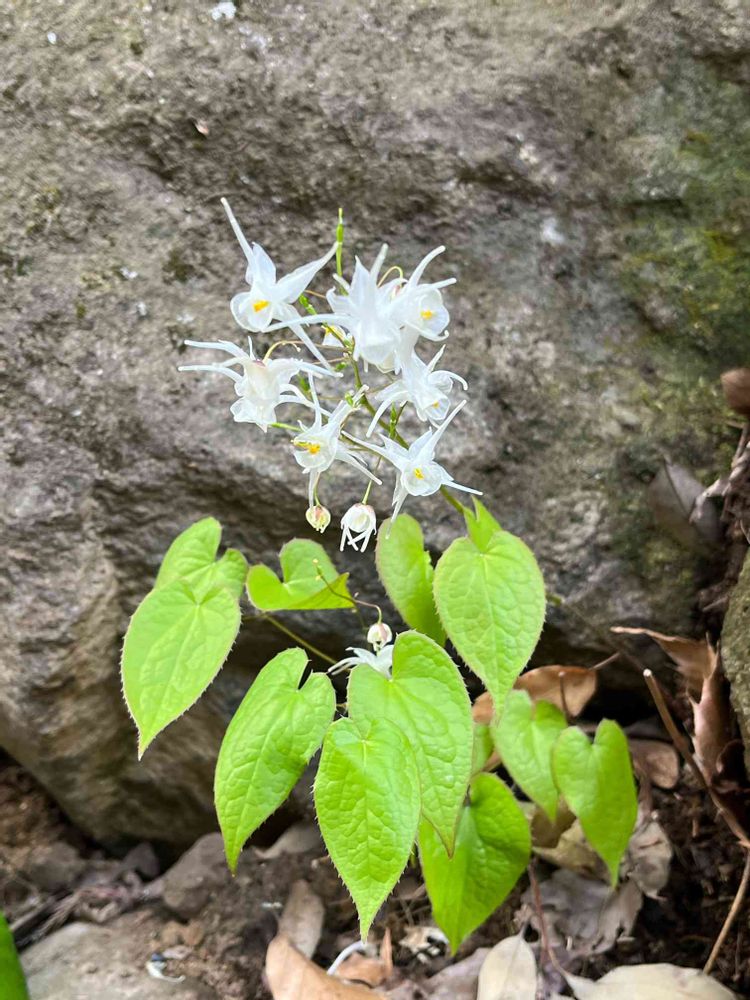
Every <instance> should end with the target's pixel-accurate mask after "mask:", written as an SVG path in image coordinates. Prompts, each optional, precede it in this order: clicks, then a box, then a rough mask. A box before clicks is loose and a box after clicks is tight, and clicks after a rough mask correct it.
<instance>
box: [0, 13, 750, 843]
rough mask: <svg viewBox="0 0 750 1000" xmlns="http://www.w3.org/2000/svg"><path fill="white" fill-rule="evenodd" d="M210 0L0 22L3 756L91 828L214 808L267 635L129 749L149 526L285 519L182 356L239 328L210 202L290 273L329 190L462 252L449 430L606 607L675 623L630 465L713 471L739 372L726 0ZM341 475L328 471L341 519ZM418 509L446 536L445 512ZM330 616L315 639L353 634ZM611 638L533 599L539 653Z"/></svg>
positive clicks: (249, 535)
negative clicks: (124, 673)
mask: <svg viewBox="0 0 750 1000" xmlns="http://www.w3.org/2000/svg"><path fill="white" fill-rule="evenodd" d="M212 6H213V5H212V3H211V2H209V0H207V2H205V3H197V2H193V3H180V4H171V5H168V6H167V7H165V6H164V5H161V4H154V5H146V6H144V5H134V4H131V3H129V2H127V0H113V2H112V3H108V4H104V5H91V4H89V3H84V2H83V0H72V2H69V3H67V4H65V5H50V4H48V3H43V2H41V0H26V2H25V3H24V4H21V5H15V6H14V7H13V8H12V10H7V9H6V11H5V12H4V13H3V14H2V21H0V65H2V67H3V69H2V73H1V74H0V76H1V78H2V87H1V88H0V104H1V105H2V109H3V118H4V121H5V123H6V126H5V132H4V141H3V143H2V149H0V171H1V172H2V176H3V180H4V188H5V190H6V191H7V192H11V193H12V197H8V198H6V199H4V200H3V203H2V206H1V207H0V228H1V229H2V232H3V233H4V234H5V235H4V237H3V244H2V247H0V265H1V270H0V273H1V274H2V280H3V296H2V306H1V307H0V308H1V309H2V314H3V315H2V328H3V330H4V333H5V339H6V342H7V372H6V400H7V404H6V405H7V406H8V409H9V414H8V415H9V417H10V420H9V421H8V422H7V427H8V437H7V440H8V446H7V452H6V459H7V465H6V470H5V475H4V481H5V482H6V484H7V487H8V490H7V503H6V505H5V506H4V516H5V529H6V532H7V534H6V545H5V553H6V572H7V588H6V594H5V597H6V609H5V615H4V619H3V623H2V633H1V634H0V642H1V644H2V650H3V656H2V663H1V664H0V745H2V746H3V747H5V748H6V749H7V750H8V751H10V753H12V754H13V755H14V756H15V757H16V758H18V759H19V760H20V761H21V762H22V763H24V764H25V765H26V766H28V767H29V768H30V769H31V771H33V773H34V774H35V775H36V776H37V777H38V778H39V779H40V780H41V781H42V782H43V783H44V784H45V785H46V786H47V788H49V789H50V790H51V791H52V792H53V794H54V795H55V796H56V798H57V799H58V800H59V801H60V802H61V804H62V805H63V806H64V808H65V809H66V810H67V811H68V812H69V813H70V815H71V816H72V817H73V818H74V819H75V820H76V821H77V822H78V823H79V824H80V825H81V826H83V827H84V828H85V829H87V830H88V831H90V832H91V833H92V834H93V835H94V836H96V837H99V838H105V839H109V840H113V839H117V838H118V837H139V838H141V837H149V838H159V839H163V840H170V841H173V842H175V843H178V844H179V843H183V844H184V843H187V842H189V841H190V840H191V839H194V838H195V837H196V836H197V835H198V834H200V833H202V832H204V831H205V830H207V829H209V828H210V827H211V826H212V824H213V818H212V808H211V772H212V765H213V761H214V759H215V754H216V750H217V746H218V743H219V740H220V737H221V733H222V731H223V728H224V725H225V723H226V719H227V717H228V715H229V713H230V711H231V709H232V708H233V706H234V705H235V704H236V703H237V701H238V699H239V697H240V696H241V694H242V692H243V690H244V689H245V688H246V687H247V683H248V679H249V677H250V676H251V675H252V670H253V669H254V668H256V667H257V666H258V664H259V663H261V662H263V659H264V658H265V657H266V656H267V655H268V653H269V652H270V651H272V650H273V649H275V648H278V646H279V643H278V641H277V639H276V638H275V637H273V636H271V635H270V634H269V632H268V631H267V630H261V629H256V630H255V631H254V632H253V634H252V636H251V637H250V638H248V639H245V640H243V641H241V643H240V644H239V646H238V648H237V650H236V652H235V655H234V657H233V660H232V663H231V664H230V667H229V669H228V670H226V671H225V672H224V674H223V675H222V678H221V680H220V681H219V682H218V683H217V684H215V685H214V686H213V687H212V689H211V691H210V692H209V693H208V695H207V697H206V698H205V699H204V700H203V702H202V703H201V704H200V705H199V706H198V707H197V708H196V709H195V710H194V711H191V712H190V713H189V714H188V715H187V716H186V717H185V718H183V719H182V720H180V721H179V722H178V723H177V724H175V725H174V726H172V727H170V729H169V730H168V731H167V732H165V733H164V734H163V735H162V736H161V737H160V738H159V739H158V740H157V742H156V744H155V745H154V747H153V748H151V749H149V751H148V753H147V754H146V756H145V758H144V761H143V762H142V763H141V764H138V763H136V759H135V738H134V732H133V727H132V725H131V724H130V722H129V720H128V718H127V714H126V711H125V709H124V707H123V705H122V701H121V698H120V689H119V680H118V650H119V646H120V640H121V636H122V634H123V631H124V629H125V626H126V623H127V620H128V616H129V615H130V613H131V612H132V610H133V608H134V607H135V606H136V604H137V603H138V601H139V600H140V599H141V597H142V596H143V595H144V594H145V592H146V591H147V590H148V589H149V587H150V585H151V583H152V580H153V577H154V574H155V570H156V567H157V565H158V562H159V559H160V556H161V554H162V553H163V551H164V549H165V548H166V546H167V544H168V542H169V541H170V540H171V538H172V537H173V536H174V535H175V534H176V533H177V531H178V530H180V529H181V528H183V527H185V526H186V525H187V524H189V523H190V522H191V521H193V520H195V519H197V518H198V517H200V516H203V515H206V514H209V513H211V514H215V515H216V516H218V517H219V518H220V519H221V520H222V522H223V523H224V524H225V525H226V535H227V540H228V541H229V542H231V543H232V544H237V545H240V546H241V547H242V548H243V549H244V550H245V551H246V552H247V553H248V555H249V556H251V557H252V558H253V559H256V560H257V559H263V560H265V559H269V558H270V557H271V556H272V553H274V552H275V551H276V550H277V549H278V547H279V546H280V545H281V544H282V543H283V542H284V541H285V540H286V539H287V538H288V537H289V535H290V534H291V533H294V532H296V533H303V534H307V533H309V532H308V529H307V527H306V525H305V523H304V520H303V511H304V507H305V502H304V482H303V479H302V477H301V476H299V475H297V472H296V469H295V467H294V465H293V463H292V461H291V460H290V457H289V455H288V454H286V453H285V452H284V451H283V449H279V447H278V440H277V439H276V438H274V437H273V435H271V434H269V435H268V437H267V438H263V436H262V435H260V434H258V433H255V432H254V431H253V430H251V429H249V428H247V427H239V426H237V425H233V424H232V423H231V422H230V420H229V416H228V412H227V410H228V404H229V402H230V397H229V386H228V384H227V383H225V382H224V381H223V380H219V379H216V378H214V377H212V376H206V377H205V378H204V377H201V376H196V375H179V374H178V373H177V372H176V370H175V368H176V365H177V364H178V362H180V361H181V360H184V354H183V348H182V347H181V346H180V345H181V341H182V340H183V338H184V337H185V336H194V337H200V338H204V339H215V338H218V337H231V336H234V335H236V334H237V333H238V331H236V330H235V329H233V324H232V321H231V318H230V316H229V312H228V306H227V303H228V299H229V297H230V295H231V294H232V293H234V292H235V291H237V290H238V289H239V288H240V286H241V280H242V274H243V266H242V260H241V257H240V254H239V251H238V248H237V246H236V244H235V242H234V239H233V237H232V235H231V232H230V231H229V228H228V226H227V225H226V222H225V220H224V218H223V214H222V212H221V209H220V206H219V201H218V199H219V197H220V196H221V195H227V196H229V197H230V198H231V201H232V204H233V206H234V208H235V211H236V212H237V214H238V215H239V217H240V218H241V220H242V221H243V223H244V225H245V227H246V229H247V232H248V234H249V235H250V237H251V238H255V239H258V240H259V241H260V242H262V243H263V244H264V245H265V246H266V247H267V248H268V249H269V251H270V252H271V253H272V254H273V255H275V256H276V257H277V258H278V260H279V262H280V265H281V266H289V267H291V266H293V265H295V264H296V263H298V262H299V261H300V260H303V259H309V258H310V256H311V255H314V254H317V253H319V252H320V250H321V248H322V247H325V246H326V245H328V243H329V241H330V240H331V236H332V228H333V224H334V220H335V214H336V209H337V207H338V206H339V205H343V206H344V207H345V209H346V215H347V218H348V220H349V228H348V240H349V251H351V250H352V248H356V249H357V250H358V251H359V252H360V253H363V254H364V255H365V257H366V258H369V257H370V256H371V255H372V253H373V252H374V250H375V248H376V247H377V245H378V243H379V241H381V240H383V239H386V240H387V241H388V242H389V243H390V244H391V245H392V246H393V247H394V250H396V252H397V254H398V258H399V259H400V260H401V261H403V263H404V264H405V265H406V266H407V267H408V266H411V265H413V263H415V262H416V261H417V260H418V259H419V258H420V257H421V256H422V254H423V253H424V252H425V251H426V250H427V249H429V248H431V247H433V246H435V245H437V244H438V243H442V242H444V243H446V244H447V245H448V247H449V248H450V249H449V253H448V254H446V255H445V260H444V262H443V263H441V264H440V266H439V267H437V266H436V267H435V272H436V273H437V271H440V270H442V272H443V273H455V274H456V275H457V276H458V278H459V284H458V286H457V287H456V289H455V290H454V291H453V292H452V295H451V306H452V313H453V331H454V337H453V340H452V342H451V346H450V348H449V352H448V355H447V357H446V360H449V361H450V364H449V365H448V367H449V368H452V369H454V370H458V371H461V372H464V373H465V374H466V375H467V377H468V378H469V380H470V382H471V402H470V405H469V407H468V411H467V414H466V415H465V419H464V422H463V431H462V432H459V433H454V434H453V435H452V436H451V435H448V436H446V439H445V449H444V451H443V452H442V455H443V457H444V459H445V461H446V463H447V464H448V465H449V467H450V468H452V469H454V470H455V471H456V474H457V478H458V480H459V481H463V482H468V483H472V484H475V485H477V486H479V487H481V488H482V489H483V490H484V491H485V493H486V497H487V500H488V502H489V504H490V506H491V507H492V509H493V510H494V511H495V512H496V513H497V514H498V515H499V517H500V518H501V520H502V521H503V522H504V524H505V525H506V526H507V527H509V528H510V529H512V530H515V531H518V532H520V533H521V534H522V535H523V536H524V537H525V538H527V539H528V540H529V541H530V542H531V544H532V545H533V546H534V548H535V550H536V552H537V554H538V555H539V557H540V559H541V561H542V563H543V565H544V569H545V571H546V574H547V578H548V580H549V585H550V587H551V588H552V589H554V590H555V591H557V592H559V593H561V594H562V595H563V596H564V597H565V598H566V600H567V601H568V602H569V603H570V604H571V605H573V607H574V608H575V609H576V610H578V611H579V612H581V613H582V614H583V615H585V616H588V617H589V618H592V619H594V620H595V622H596V623H598V624H601V625H604V626H608V625H610V624H613V623H615V622H622V621H629V622H642V623H649V624H653V625H656V626H658V627H660V628H662V629H664V630H669V629H671V628H684V627H686V624H688V619H689V612H690V606H691V601H692V594H693V592H694V589H695V585H696V573H699V572H700V565H699V561H698V558H697V557H696V555H695V554H694V553H693V552H690V551H687V550H686V551H683V550H682V549H681V548H680V547H679V545H678V544H676V543H675V542H673V541H671V540H670V539H669V538H668V537H666V536H663V535H661V534H660V533H658V532H657V531H656V530H655V529H654V527H653V525H652V519H651V513H650V510H649V507H648V504H647V501H646V487H647V484H648V482H649V481H650V480H651V479H652V478H653V477H654V475H655V474H656V472H657V471H658V469H659V467H660V464H661V462H662V459H663V458H664V457H667V458H669V459H670V460H671V461H673V462H678V463H681V464H682V465H684V466H686V467H688V468H689V469H691V470H692V472H693V473H694V474H695V475H697V476H698V478H699V479H701V480H702V481H704V482H709V481H710V480H711V478H713V477H714V475H715V473H716V471H717V470H718V469H719V468H721V466H722V464H723V462H724V459H725V457H726V454H725V453H727V452H730V451H731V432H730V431H728V430H727V428H726V427H725V425H724V422H723V420H722V406H721V402H720V399H719V395H718V392H717V391H716V389H715V379H716V376H717V375H718V374H719V372H720V371H721V370H722V369H723V368H725V367H730V366H733V365H738V364H740V363H743V362H747V355H746V350H747V339H746V337H747V333H746V329H745V327H744V325H743V323H744V319H743V310H744V308H745V298H744V296H745V290H746V286H747V277H748V271H750V267H749V265H748V256H749V252H748V244H749V242H750V238H749V237H748V231H749V226H748V220H749V218H750V209H749V208H748V200H747V192H746V190H745V189H744V188H743V186H742V180H741V179H742V177H743V176H744V174H743V172H742V170H743V169H745V170H746V169H747V159H748V152H749V151H750V139H749V138H748V131H747V122H748V117H749V116H748V112H750V101H749V100H748V96H747V89H746V87H745V86H743V85H745V84H746V83H747V80H748V78H749V77H750V70H749V68H748V67H749V66H750V57H749V52H750V21H749V19H748V16H747V11H746V9H745V7H744V5H743V4H742V3H740V2H737V0H674V2H672V3H670V4H664V3H663V2H662V0H625V2H622V3H611V4H610V3H597V4H585V3H581V4H569V3H562V2H560V3H556V4H552V5H551V4H550V3H549V2H548V0H527V2H524V3H520V2H519V3H501V4H494V5H490V4H487V3H462V4H438V3H435V4H425V3H417V2H413V3H403V2H401V0H399V2H396V0H377V2H375V0H371V2H355V3H341V2H337V0H326V2H322V3H319V4H315V5H305V4H287V3H281V2H273V0H268V2H265V3H263V4H262V5H254V4H248V3H243V4H238V10H237V15H236V17H235V18H234V19H233V20H227V19H220V20H214V18H213V17H212V15H211V9H212ZM743 164H744V166H743V167H742V169H740V167H741V165H743ZM354 488H355V487H354V483H353V481H352V480H350V479H348V478H346V477H344V478H342V479H341V480H340V482H339V483H338V484H337V485H336V486H335V487H333V486H330V487H329V489H328V491H327V494H326V496H327V498H328V499H329V501H330V504H331V506H332V507H333V508H334V512H335V513H336V514H339V515H340V513H341V512H342V510H343V509H344V508H345V507H346V506H348V504H349V502H350V501H351V499H352V498H353V497H354ZM376 503H377V505H378V506H379V507H380V509H381V510H385V509H386V507H387V504H388V499H387V495H386V493H385V491H383V492H382V493H381V494H380V495H379V496H378V498H377V500H376ZM414 509H415V510H416V509H417V508H416V507H415V508H414ZM421 510H422V513H423V514H424V515H425V516H426V517H427V519H428V520H427V534H428V538H429V541H430V543H431V544H432V545H433V546H435V547H436V548H439V547H442V546H443V545H445V544H446V543H447V541H448V540H449V539H450V538H451V537H452V535H453V534H454V533H455V532H456V531H457V530H458V529H459V524H458V523H457V518H456V515H455V513H454V512H452V511H451V510H450V509H449V508H448V507H447V506H446V505H442V504H440V502H439V501H438V502H434V503H430V504H425V505H423V507H422V508H421ZM357 566H359V567H361V568H360V570H359V572H360V577H359V579H358V581H357V583H358V586H364V587H365V592H367V591H366V588H367V586H368V584H367V579H366V575H367V574H369V572H370V568H369V567H370V564H369V563H368V562H366V561H364V560H362V561H360V562H359V563H357ZM350 617H351V616H347V615H341V614H337V615H331V616H329V617H328V618H326V619H325V620H324V621H323V622H322V624H318V625H317V626H315V628H317V633H316V641H317V642H318V643H320V644H322V645H324V646H325V647H326V648H327V649H331V650H339V649H340V648H341V638H342V637H343V636H348V635H350V629H351V626H350V624H349V618H350ZM598 642H599V640H598V639H597V638H596V637H595V633H594V632H593V631H591V630H589V632H586V630H583V631H582V629H581V625H580V623H579V620H578V619H577V618H575V617H570V616H568V615H566V614H564V613H561V612H555V613H554V617H552V618H551V621H550V628H549V630H548V632H547V634H546V638H545V641H544V644H543V649H542V655H550V656H554V658H555V661H556V662H560V659H561V658H562V657H569V658H573V657H576V658H577V657H579V656H590V657H595V656H596V655H597V654H598V649H597V645H598Z"/></svg>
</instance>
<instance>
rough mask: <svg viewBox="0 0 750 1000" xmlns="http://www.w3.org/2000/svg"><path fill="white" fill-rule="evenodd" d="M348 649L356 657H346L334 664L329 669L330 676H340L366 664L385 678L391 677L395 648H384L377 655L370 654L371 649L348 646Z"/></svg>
mask: <svg viewBox="0 0 750 1000" xmlns="http://www.w3.org/2000/svg"><path fill="white" fill-rule="evenodd" d="M347 649H350V650H351V651H352V653H353V654H354V655H353V656H345V657H344V659H343V660H339V662H338V663H334V665H333V666H332V667H329V668H328V673H329V674H340V673H341V672H342V671H343V670H348V669H350V668H351V667H358V666H359V665H360V664H362V663H364V664H365V665H366V666H368V667H372V669H373V670H377V672H378V673H379V674H382V675H383V676H384V677H390V676H391V668H392V667H393V646H383V647H382V649H379V650H378V651H377V652H376V653H372V652H370V650H369V649H362V648H361V647H359V646H347Z"/></svg>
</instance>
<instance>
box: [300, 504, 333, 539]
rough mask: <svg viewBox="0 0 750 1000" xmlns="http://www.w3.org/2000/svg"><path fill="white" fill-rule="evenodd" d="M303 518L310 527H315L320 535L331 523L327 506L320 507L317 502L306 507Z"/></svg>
mask: <svg viewBox="0 0 750 1000" xmlns="http://www.w3.org/2000/svg"><path fill="white" fill-rule="evenodd" d="M305 518H306V520H307V523H308V524H309V525H310V527H311V528H315V530H316V531H319V532H320V533H321V535H322V534H323V532H324V531H325V530H326V528H327V527H328V525H329V524H330V523H331V512H330V510H329V509H328V508H327V507H322V506H321V505H320V504H319V503H318V504H315V506H314V507H308V508H307V510H306V511H305Z"/></svg>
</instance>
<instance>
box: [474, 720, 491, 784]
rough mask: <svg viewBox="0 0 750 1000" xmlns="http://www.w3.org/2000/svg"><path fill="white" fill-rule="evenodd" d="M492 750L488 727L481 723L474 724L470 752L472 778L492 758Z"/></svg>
mask: <svg viewBox="0 0 750 1000" xmlns="http://www.w3.org/2000/svg"><path fill="white" fill-rule="evenodd" d="M494 749H495V746H494V744H493V742H492V733H491V732H490V727H489V726H488V725H486V724H485V723H483V722H475V723H474V743H473V746H472V752H471V773H472V776H473V775H475V774H478V773H479V772H480V771H482V770H484V766H485V764H486V763H487V761H488V760H489V759H490V757H491V756H492V751H493V750H494Z"/></svg>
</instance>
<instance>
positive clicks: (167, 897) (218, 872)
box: [163, 833, 232, 920]
mask: <svg viewBox="0 0 750 1000" xmlns="http://www.w3.org/2000/svg"><path fill="white" fill-rule="evenodd" d="M231 878H232V876H231V875H230V874H229V868H228V867H227V860H226V857H225V856H224V841H223V840H222V837H221V834H220V833H207V834H206V835H205V836H204V837H201V838H200V840H198V841H196V843H195V844H193V846H192V847H191V848H190V850H189V851H186V852H185V854H183V855H182V857H181V858H180V860H179V861H178V862H177V863H176V864H174V865H173V866H172V867H171V868H170V869H169V871H168V872H167V873H166V874H165V876H164V890H163V899H164V903H165V905H166V906H168V907H169V909H170V910H172V912H173V913H176V914H177V916H178V917H182V919H183V920H189V919H190V918H191V917H196V916H197V915H198V914H199V913H200V912H201V910H202V909H203V908H204V907H205V905H206V903H207V902H208V901H209V899H210V898H211V896H212V895H213V893H214V892H215V891H216V890H217V889H220V888H221V887H222V886H225V885H227V883H228V882H230V881H231Z"/></svg>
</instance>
